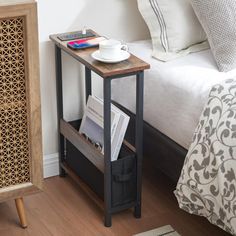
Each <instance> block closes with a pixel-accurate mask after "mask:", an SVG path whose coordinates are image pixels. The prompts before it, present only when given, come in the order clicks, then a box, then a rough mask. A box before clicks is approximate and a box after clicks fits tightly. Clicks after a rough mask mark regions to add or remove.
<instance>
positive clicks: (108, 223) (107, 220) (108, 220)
mask: <svg viewBox="0 0 236 236" xmlns="http://www.w3.org/2000/svg"><path fill="white" fill-rule="evenodd" d="M104 225H105V226H106V227H111V214H106V215H105V222H104Z"/></svg>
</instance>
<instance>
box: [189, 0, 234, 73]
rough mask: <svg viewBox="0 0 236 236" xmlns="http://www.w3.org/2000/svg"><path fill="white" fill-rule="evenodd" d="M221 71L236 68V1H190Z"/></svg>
mask: <svg viewBox="0 0 236 236" xmlns="http://www.w3.org/2000/svg"><path fill="white" fill-rule="evenodd" d="M190 1H191V3H192V6H193V9H194V10H195V12H196V15H197V16H198V19H199V21H200V22H201V24H202V26H203V28H204V30H205V32H206V34H207V37H208V41H209V44H210V47H211V50H212V53H213V56H214V58H215V60H216V63H217V65H218V67H219V70H220V71H225V72H227V71H229V70H232V69H234V68H236V1H235V0H210V1H209V0H190Z"/></svg>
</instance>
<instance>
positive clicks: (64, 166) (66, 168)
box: [61, 163, 136, 213]
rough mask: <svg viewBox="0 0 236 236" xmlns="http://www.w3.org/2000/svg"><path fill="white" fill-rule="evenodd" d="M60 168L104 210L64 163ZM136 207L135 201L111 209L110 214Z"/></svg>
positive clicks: (85, 184)
mask: <svg viewBox="0 0 236 236" xmlns="http://www.w3.org/2000/svg"><path fill="white" fill-rule="evenodd" d="M61 168H62V169H64V170H65V172H66V174H67V175H68V176H70V177H71V178H72V179H73V180H74V181H75V182H76V183H77V184H78V185H79V186H80V188H81V189H82V190H83V191H84V192H85V193H86V194H87V195H88V196H89V198H91V199H92V200H93V201H94V202H95V203H96V204H97V205H98V206H99V207H100V208H101V209H104V202H103V199H102V198H101V197H99V196H98V195H97V194H96V193H95V192H94V191H93V190H92V189H91V188H90V187H89V186H88V184H87V183H86V182H85V181H83V180H82V179H81V178H80V177H79V176H78V175H77V174H76V173H75V172H74V171H73V170H72V169H71V168H70V167H69V166H68V165H67V164H66V163H62V164H61ZM135 206H136V201H131V202H128V203H127V204H123V205H119V206H116V207H112V208H111V213H117V212H120V211H122V210H126V209H129V208H132V207H135Z"/></svg>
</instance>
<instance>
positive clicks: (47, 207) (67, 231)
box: [0, 168, 228, 236]
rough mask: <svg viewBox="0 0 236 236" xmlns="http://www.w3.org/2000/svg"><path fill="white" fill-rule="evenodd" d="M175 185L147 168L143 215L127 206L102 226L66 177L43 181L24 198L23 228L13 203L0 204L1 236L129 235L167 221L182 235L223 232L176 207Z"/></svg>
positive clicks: (95, 209)
mask: <svg viewBox="0 0 236 236" xmlns="http://www.w3.org/2000/svg"><path fill="white" fill-rule="evenodd" d="M173 189H174V186H173V184H171V182H170V181H169V180H168V179H167V178H166V177H165V176H163V175H161V174H157V173H156V171H154V170H152V169H150V168H147V169H145V170H144V176H143V208H142V209H143V211H142V218H141V219H135V218H134V217H133V215H132V211H131V210H127V211H125V212H122V213H119V214H116V215H114V216H113V226H112V227H111V228H105V227H104V226H103V222H102V219H103V213H102V211H101V209H100V208H99V207H97V205H96V204H95V203H94V202H93V201H91V199H90V198H88V197H87V195H86V194H85V193H84V192H82V191H81V189H80V188H79V187H78V186H77V185H76V184H75V183H74V182H73V181H72V180H71V179H70V178H69V177H66V178H60V177H54V178H49V179H46V180H45V191H44V192H43V193H40V194H36V195H34V196H29V197H26V198H25V205H26V212H27V217H28V224H29V226H28V228H27V229H22V228H20V227H19V225H18V224H19V223H18V217H17V214H16V209H15V205H14V201H9V202H6V203H1V204H0V236H80V235H82V236H87V235H88V236H90V235H91V236H93V235H94V236H100V235H101V236H106V235H109V236H114V235H116V236H126V235H127V236H128V235H133V234H136V233H139V232H143V231H147V230H150V229H153V228H156V227H160V226H163V225H167V224H170V225H172V227H173V228H175V229H176V230H177V231H178V232H179V233H180V234H181V235H183V236H208V235H209V236H220V235H221V236H223V235H228V234H227V233H225V232H223V231H222V230H221V229H219V228H218V227H216V226H213V225H211V224H210V223H209V222H208V221H207V220H206V219H204V218H202V217H198V216H193V215H190V214H188V213H185V212H184V211H182V210H180V209H179V208H178V206H177V202H176V199H175V197H174V195H173Z"/></svg>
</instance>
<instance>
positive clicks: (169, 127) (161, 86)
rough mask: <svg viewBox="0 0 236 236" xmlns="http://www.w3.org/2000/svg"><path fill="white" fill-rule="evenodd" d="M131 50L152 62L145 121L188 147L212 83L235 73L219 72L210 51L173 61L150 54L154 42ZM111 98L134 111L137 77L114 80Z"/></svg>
mask: <svg viewBox="0 0 236 236" xmlns="http://www.w3.org/2000/svg"><path fill="white" fill-rule="evenodd" d="M129 49H130V52H131V53H133V54H134V55H136V56H138V57H140V58H142V59H143V60H145V61H146V62H148V63H150V65H151V69H150V70H147V71H145V75H144V120H145V121H147V122H148V123H149V124H150V125H152V126H153V127H155V128H156V129H158V130H159V131H161V132H162V133H164V134H165V135H167V136H168V137H170V138H171V139H172V140H174V141H175V142H177V143H178V144H180V145H181V146H183V147H184V148H186V149H188V147H189V145H190V143H191V139H192V135H193V132H194V130H195V128H196V126H197V124H198V121H199V117H200V114H201V111H202V109H203V107H204V104H205V102H206V101H207V97H208V94H209V91H210V89H211V87H212V85H214V84H216V83H218V82H219V81H223V80H225V79H227V78H231V77H232V76H235V75H236V70H233V71H231V72H228V73H224V72H219V71H218V69H217V67H216V64H215V62H214V60H213V57H212V55H211V52H210V50H206V51H202V52H197V53H192V54H190V55H188V56H185V57H182V58H179V59H176V60H174V61H170V62H160V61H158V60H156V59H154V58H152V57H151V51H152V49H151V42H150V41H138V42H133V43H131V44H129ZM112 89H113V90H112V94H113V95H112V98H113V99H114V100H115V101H117V102H119V103H120V104H122V105H124V106H125V107H127V108H128V109H129V110H131V111H132V112H134V111H135V97H134V96H135V80H134V77H130V78H127V79H125V80H124V79H119V80H113V82H112Z"/></svg>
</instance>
